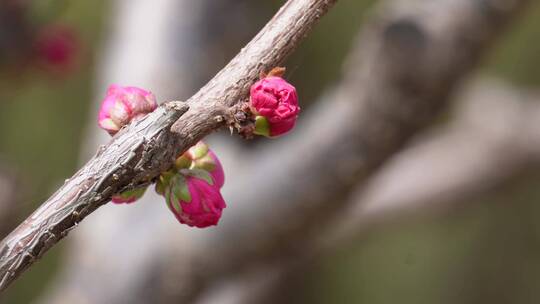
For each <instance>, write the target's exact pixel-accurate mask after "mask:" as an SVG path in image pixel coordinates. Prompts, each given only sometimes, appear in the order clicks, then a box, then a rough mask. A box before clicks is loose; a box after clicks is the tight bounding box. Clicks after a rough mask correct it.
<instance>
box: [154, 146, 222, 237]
mask: <svg viewBox="0 0 540 304" xmlns="http://www.w3.org/2000/svg"><path fill="white" fill-rule="evenodd" d="M224 182H225V174H224V172H223V167H222V166H221V163H220V162H219V159H218V158H217V156H216V154H215V153H214V152H213V151H212V150H210V149H209V148H208V145H206V144H205V143H204V142H202V141H200V142H198V143H197V144H196V145H195V146H193V147H191V148H190V149H188V151H186V152H185V153H184V154H182V155H181V156H180V157H178V158H177V159H176V162H175V166H174V167H173V168H172V169H171V170H169V171H167V172H163V173H161V175H160V177H159V179H158V180H157V182H156V192H157V193H159V194H161V195H163V196H164V197H165V200H166V201H167V205H168V206H169V209H170V210H171V211H172V212H173V213H174V215H175V216H176V218H177V219H178V220H179V221H180V222H181V223H183V224H187V225H189V226H192V227H193V226H194V227H199V228H204V227H207V226H211V225H216V224H217V223H218V221H219V219H220V217H221V211H222V209H223V208H225V201H224V200H223V197H222V196H221V193H220V188H221V187H223V183H224Z"/></svg>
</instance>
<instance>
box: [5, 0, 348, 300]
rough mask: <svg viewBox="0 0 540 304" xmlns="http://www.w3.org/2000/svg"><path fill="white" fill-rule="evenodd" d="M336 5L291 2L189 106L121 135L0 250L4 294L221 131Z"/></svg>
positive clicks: (328, 0)
mask: <svg viewBox="0 0 540 304" xmlns="http://www.w3.org/2000/svg"><path fill="white" fill-rule="evenodd" d="M336 1H337V0H290V1H288V2H287V3H286V4H285V5H284V6H283V7H282V8H281V9H280V11H279V12H278V13H277V14H276V15H275V16H274V18H273V19H272V20H271V21H270V22H269V23H268V24H267V25H266V26H265V27H264V28H263V29H262V30H261V32H260V33H259V34H258V35H257V36H256V37H255V38H254V39H253V40H252V41H251V42H250V43H249V44H248V45H247V46H246V47H245V48H244V49H242V51H241V52H240V53H239V54H238V55H237V56H236V57H235V58H234V59H233V60H232V61H231V62H230V63H229V64H228V65H227V66H226V67H225V68H224V69H223V70H222V71H221V72H220V73H218V74H217V75H216V77H214V78H213V79H212V80H211V81H210V82H209V83H208V84H207V85H205V86H204V87H203V88H202V89H201V90H199V92H197V93H196V94H195V95H194V96H193V97H191V98H190V99H189V100H188V101H187V102H186V104H183V103H180V102H168V103H166V104H165V105H162V106H160V107H159V108H158V109H157V110H156V111H155V112H153V113H151V114H150V115H148V116H146V117H145V118H143V119H142V120H140V121H136V122H134V123H133V124H131V125H130V126H128V127H127V128H125V129H123V130H122V131H120V132H119V134H118V135H117V136H115V137H114V138H113V139H112V140H111V142H110V143H109V144H108V145H106V146H104V147H101V148H100V150H99V151H98V153H97V154H96V155H95V156H94V157H93V158H92V159H91V160H90V161H89V162H88V163H87V164H86V165H85V166H84V167H83V168H82V169H80V170H79V171H78V172H77V173H76V174H75V175H74V176H73V177H72V178H70V179H69V180H67V181H66V183H65V184H64V185H63V186H62V187H61V188H60V189H59V190H58V191H57V192H56V193H55V194H54V195H53V196H52V197H51V198H49V199H48V200H47V201H46V202H45V203H44V204H43V205H42V206H41V207H40V208H38V209H37V210H36V211H35V212H34V213H33V214H32V215H31V216H30V217H29V218H27V219H26V220H25V221H24V222H23V223H22V224H21V225H20V226H19V227H17V228H16V229H15V230H14V231H13V232H12V233H11V234H10V235H8V236H7V237H6V238H5V239H4V240H3V241H2V243H0V290H4V289H5V288H6V287H7V286H8V285H9V284H10V283H11V282H12V281H13V280H15V279H16V278H17V277H18V276H19V275H20V274H21V273H22V272H23V271H24V270H25V269H27V268H28V267H29V266H30V265H32V263H33V262H34V261H35V260H36V259H38V258H40V257H41V256H42V255H43V254H44V253H45V252H46V251H47V250H48V249H49V248H50V247H52V246H53V245H54V244H56V243H57V242H58V241H59V240H60V239H62V238H63V237H65V236H66V235H67V233H68V232H69V230H71V229H72V228H73V227H75V226H76V225H77V223H79V222H80V221H81V220H82V219H84V217H86V216H87V215H88V214H90V213H91V212H93V211H94V210H95V209H97V208H98V207H100V206H101V205H103V204H105V203H107V202H108V201H109V200H110V198H111V196H112V195H113V194H114V193H118V192H120V191H122V190H125V189H129V188H132V187H135V186H137V185H141V184H144V183H149V182H150V181H151V180H152V179H153V178H155V177H156V176H157V175H158V174H159V173H160V172H161V171H163V170H166V169H167V168H168V167H169V166H170V165H171V164H172V161H173V160H174V157H175V156H176V155H178V153H180V152H182V151H185V150H186V149H188V148H189V147H190V146H192V145H193V144H194V143H196V142H197V141H198V140H199V139H201V138H202V137H204V136H205V135H207V134H209V133H210V132H212V131H214V130H216V129H218V128H220V127H222V126H223V125H224V119H223V118H224V117H223V116H225V115H227V114H228V113H227V111H230V108H231V107H233V106H234V105H235V104H237V103H239V102H240V101H242V100H246V98H247V92H248V89H249V86H250V85H251V83H253V81H254V80H255V79H256V78H257V76H258V74H259V72H260V71H263V70H267V69H268V68H270V67H273V66H276V65H279V64H280V63H282V62H283V60H284V59H285V58H286V57H287V55H289V54H290V53H291V52H292V51H293V50H294V49H295V48H296V46H297V45H298V44H299V42H300V41H301V40H302V39H303V38H304V37H305V35H306V34H307V33H308V32H309V30H310V29H311V28H312V27H313V25H314V24H315V23H316V22H317V21H318V19H319V18H320V17H321V16H323V15H324V14H325V13H326V12H327V11H328V10H329V8H330V7H331V6H332V5H333V4H334V3H335V2H336Z"/></svg>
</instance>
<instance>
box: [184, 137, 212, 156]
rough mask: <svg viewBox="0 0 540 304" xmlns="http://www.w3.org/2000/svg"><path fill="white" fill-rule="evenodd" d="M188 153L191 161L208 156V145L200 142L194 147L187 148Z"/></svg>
mask: <svg viewBox="0 0 540 304" xmlns="http://www.w3.org/2000/svg"><path fill="white" fill-rule="evenodd" d="M188 151H189V154H191V158H192V159H199V158H201V157H203V156H205V155H206V154H208V145H207V144H205V143H203V142H202V141H200V142H198V143H197V144H196V145H195V146H193V147H191V148H189V150H188Z"/></svg>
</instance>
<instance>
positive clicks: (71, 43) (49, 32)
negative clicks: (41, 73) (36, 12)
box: [35, 24, 81, 72]
mask: <svg viewBox="0 0 540 304" xmlns="http://www.w3.org/2000/svg"><path fill="white" fill-rule="evenodd" d="M80 48H81V47H80V41H79V39H78V36H77V34H76V32H75V31H74V30H73V29H72V28H71V27H69V26H65V25H59V24H53V25H48V26H46V27H44V28H42V29H40V31H39V32H38V34H37V37H36V40H35V52H36V54H37V57H38V59H39V60H40V61H41V63H43V65H44V67H45V68H46V69H48V70H56V71H59V72H65V71H69V70H71V69H73V67H74V66H75V63H76V58H77V55H78V54H79V53H80Z"/></svg>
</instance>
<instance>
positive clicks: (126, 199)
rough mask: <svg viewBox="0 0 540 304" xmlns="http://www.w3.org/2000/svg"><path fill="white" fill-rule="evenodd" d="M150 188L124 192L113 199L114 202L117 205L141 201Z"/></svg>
mask: <svg viewBox="0 0 540 304" xmlns="http://www.w3.org/2000/svg"><path fill="white" fill-rule="evenodd" d="M147 188H148V187H142V188H136V189H133V190H128V191H124V192H122V193H120V194H117V195H114V196H113V197H112V202H113V203H115V204H130V203H133V202H135V201H136V200H138V199H140V198H141V197H142V196H143V195H144V192H146V189H147Z"/></svg>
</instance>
